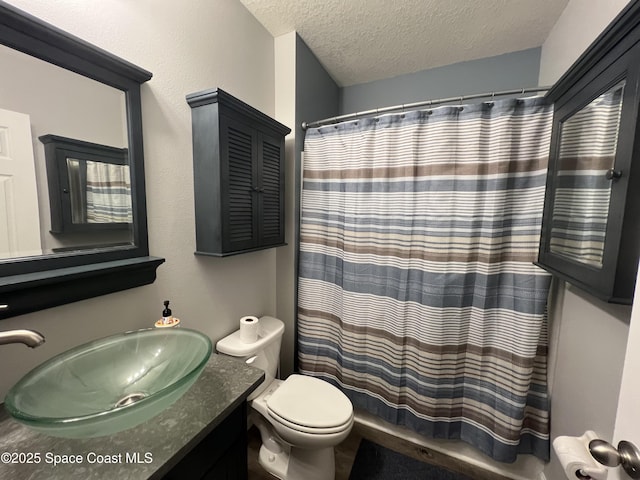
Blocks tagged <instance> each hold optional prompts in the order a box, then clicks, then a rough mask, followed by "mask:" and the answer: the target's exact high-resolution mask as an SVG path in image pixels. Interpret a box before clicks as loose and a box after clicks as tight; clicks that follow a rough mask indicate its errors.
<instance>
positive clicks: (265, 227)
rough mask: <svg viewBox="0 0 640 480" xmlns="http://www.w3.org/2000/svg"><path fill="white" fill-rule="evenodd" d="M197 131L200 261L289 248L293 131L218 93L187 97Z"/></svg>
mask: <svg viewBox="0 0 640 480" xmlns="http://www.w3.org/2000/svg"><path fill="white" fill-rule="evenodd" d="M187 102H188V103H189V106H190V107H191V118H192V129H193V172H194V200H195V213H196V252H195V253H196V254H198V255H211V256H216V257H221V256H226V255H235V254H238V253H244V252H251V251H255V250H260V249H264V248H271V247H276V246H279V245H285V243H284V192H283V186H284V137H285V136H286V135H287V134H289V133H290V132H291V129H289V127H287V126H285V125H283V124H281V123H279V122H277V121H276V120H274V119H273V118H271V117H269V116H267V115H265V114H264V113H262V112H260V111H259V110H256V109H255V108H253V107H252V106H251V105H248V104H246V103H244V102H242V101H240V100H238V99H237V98H235V97H233V96H232V95H229V94H228V93H226V92H225V91H224V90H221V89H219V88H217V89H212V90H204V91H202V92H196V93H192V94H189V95H187Z"/></svg>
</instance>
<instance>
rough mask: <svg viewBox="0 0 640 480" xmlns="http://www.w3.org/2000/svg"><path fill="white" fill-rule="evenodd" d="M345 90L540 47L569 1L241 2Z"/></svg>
mask: <svg viewBox="0 0 640 480" xmlns="http://www.w3.org/2000/svg"><path fill="white" fill-rule="evenodd" d="M240 1H241V2H242V3H243V4H244V5H245V6H246V7H247V9H248V10H249V11H250V12H251V13H252V14H253V15H254V16H255V17H256V18H257V19H258V21H259V22H260V23H262V24H263V25H264V26H265V27H266V28H267V30H269V32H271V34H272V35H273V36H274V37H277V36H279V35H282V34H285V33H289V32H291V31H293V30H295V31H297V32H298V34H299V35H300V37H302V39H303V40H304V41H305V43H306V44H307V45H308V46H309V48H311V50H312V51H313V52H314V53H315V55H316V56H317V57H318V59H319V60H320V62H321V63H322V64H323V65H324V67H325V68H326V69H327V71H328V72H329V74H330V75H331V76H332V77H333V78H334V80H335V81H336V82H337V83H338V84H339V85H340V86H348V85H354V84H358V83H365V82H370V81H373V80H378V79H381V78H389V77H393V76H396V75H401V74H404V73H410V72H417V71H420V70H425V69H427V68H433V67H437V66H442V65H449V64H452V63H456V62H462V61H466V60H474V59H478V58H483V57H489V56H493V55H500V54H502V53H507V52H514V51H518V50H524V49H527V48H533V47H539V46H540V45H542V43H543V42H544V40H545V39H546V37H547V35H548V33H549V31H550V30H551V28H552V27H553V25H554V24H555V22H556V20H557V19H558V17H559V16H560V14H561V13H562V11H563V10H564V8H565V6H566V5H567V3H568V0H240Z"/></svg>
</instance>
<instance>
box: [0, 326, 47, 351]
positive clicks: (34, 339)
mask: <svg viewBox="0 0 640 480" xmlns="http://www.w3.org/2000/svg"><path fill="white" fill-rule="evenodd" d="M9 343H24V344H25V345H26V346H28V347H31V348H36V347H39V346H40V345H42V344H43V343H44V336H43V335H42V334H40V333H38V332H36V331H35V330H7V331H4V332H0V345H7V344H9Z"/></svg>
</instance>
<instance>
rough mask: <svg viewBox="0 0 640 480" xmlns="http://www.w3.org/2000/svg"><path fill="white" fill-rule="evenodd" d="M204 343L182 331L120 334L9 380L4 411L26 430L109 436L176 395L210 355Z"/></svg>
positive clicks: (205, 340) (148, 415) (195, 334)
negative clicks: (15, 380) (9, 385)
mask: <svg viewBox="0 0 640 480" xmlns="http://www.w3.org/2000/svg"><path fill="white" fill-rule="evenodd" d="M211 350H212V347H211V340H209V337H207V336H206V335H203V334H202V333H200V332H197V331H195V330H189V329H186V328H171V329H148V330H138V331H133V332H126V333H121V334H117V335H113V336H110V337H106V338H102V339H99V340H95V341H93V342H89V343H86V344H84V345H80V346H78V347H75V348H72V349H71V350H68V351H66V352H64V353H61V354H60V355H57V356H55V357H53V358H52V359H50V360H48V361H46V362H44V363H43V364H41V365H40V366H38V367H36V368H34V369H33V370H31V371H30V372H29V373H27V374H26V375H25V376H24V377H23V378H22V379H21V380H20V381H18V383H16V384H15V385H14V386H13V387H12V388H11V390H10V391H9V393H8V394H7V396H6V398H5V408H6V409H7V411H8V412H9V414H10V415H11V416H12V417H13V418H15V419H16V420H17V421H18V422H21V423H23V424H25V425H27V426H28V427H30V428H32V429H34V430H37V431H40V432H42V433H46V434H48V435H53V436H56V437H67V438H87V437H99V436H103V435H110V434H112V433H115V432H119V431H121V430H125V429H127V428H131V427H133V426H135V425H138V424H140V423H142V422H144V421H146V420H148V419H150V418H152V417H154V416H155V415H157V414H158V413H160V412H162V411H163V410H164V409H165V408H167V407H168V406H169V405H171V404H172V403H174V402H175V401H176V400H178V399H179V398H180V397H181V396H182V395H183V394H184V393H185V392H186V391H187V390H188V389H189V387H191V385H193V383H194V382H195V381H196V379H197V378H198V376H199V375H200V373H201V372H202V369H203V368H204V366H205V364H206V363H207V361H208V360H209V357H210V356H211Z"/></svg>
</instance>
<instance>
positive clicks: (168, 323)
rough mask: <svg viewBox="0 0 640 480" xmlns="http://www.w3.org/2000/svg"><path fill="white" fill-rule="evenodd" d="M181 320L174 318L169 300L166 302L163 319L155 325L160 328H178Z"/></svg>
mask: <svg viewBox="0 0 640 480" xmlns="http://www.w3.org/2000/svg"><path fill="white" fill-rule="evenodd" d="M179 323H180V319H179V318H176V317H174V316H173V314H172V313H171V309H170V308H169V300H165V301H164V310H162V318H161V319H160V320H158V321H157V322H156V323H155V326H156V327H158V328H165V327H177V326H178V324H179Z"/></svg>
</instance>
